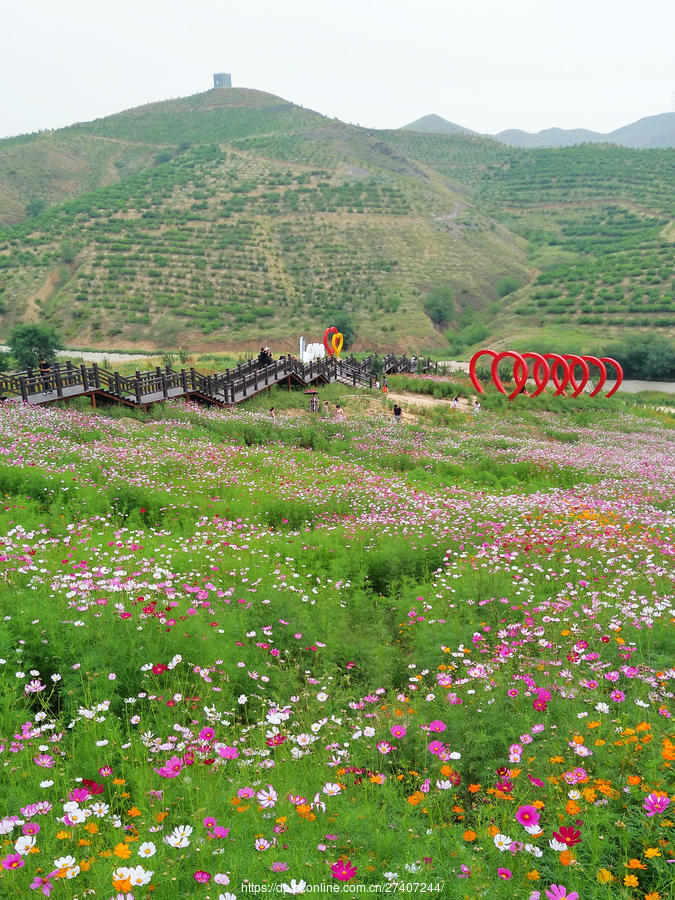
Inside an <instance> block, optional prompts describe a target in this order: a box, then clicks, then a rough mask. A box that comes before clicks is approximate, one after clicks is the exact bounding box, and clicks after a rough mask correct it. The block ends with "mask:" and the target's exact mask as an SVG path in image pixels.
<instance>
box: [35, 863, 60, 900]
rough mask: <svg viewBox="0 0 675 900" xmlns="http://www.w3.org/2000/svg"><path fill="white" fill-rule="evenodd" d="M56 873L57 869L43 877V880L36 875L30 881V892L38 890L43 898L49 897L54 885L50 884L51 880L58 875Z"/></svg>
mask: <svg viewBox="0 0 675 900" xmlns="http://www.w3.org/2000/svg"><path fill="white" fill-rule="evenodd" d="M58 871H59V870H58V869H55V870H54V871H53V872H50V873H49V875H45V877H44V878H41V877H40V876H39V875H36V876H35V878H34V879H33V881H31V883H30V889H31V891H37V889H38V888H40V889H41V890H42V893H43V894H44V896H45V897H49V895H50V894H51V892H52V891H53V890H54V885H53V884H52V882H51V879H52V878H53V877H54V876H55V875H57V874H58Z"/></svg>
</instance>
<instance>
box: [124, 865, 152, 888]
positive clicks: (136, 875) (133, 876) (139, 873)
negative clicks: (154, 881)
mask: <svg viewBox="0 0 675 900" xmlns="http://www.w3.org/2000/svg"><path fill="white" fill-rule="evenodd" d="M153 874H154V873H153V872H150V871H149V870H148V869H144V868H143V866H134V868H133V869H132V870H131V871H130V872H129V881H131V883H132V884H149V883H150V880H151V878H152V876H153Z"/></svg>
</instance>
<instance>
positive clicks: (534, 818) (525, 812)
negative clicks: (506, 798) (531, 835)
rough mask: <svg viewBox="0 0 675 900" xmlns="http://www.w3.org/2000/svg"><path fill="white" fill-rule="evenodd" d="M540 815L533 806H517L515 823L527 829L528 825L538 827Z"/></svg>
mask: <svg viewBox="0 0 675 900" xmlns="http://www.w3.org/2000/svg"><path fill="white" fill-rule="evenodd" d="M540 818H541V815H540V813H539V810H538V809H537V808H536V807H535V806H519V807H518V810H517V812H516V822H518V823H519V824H520V825H523V826H524V827H525V828H527V827H528V826H529V825H538V824H539V819H540Z"/></svg>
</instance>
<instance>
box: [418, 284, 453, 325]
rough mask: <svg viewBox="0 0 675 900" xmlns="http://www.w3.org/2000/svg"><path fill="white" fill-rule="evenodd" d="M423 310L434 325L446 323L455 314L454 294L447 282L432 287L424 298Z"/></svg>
mask: <svg viewBox="0 0 675 900" xmlns="http://www.w3.org/2000/svg"><path fill="white" fill-rule="evenodd" d="M424 312H425V313H426V314H427V315H428V316H429V318H430V319H431V321H432V322H433V323H434V325H447V323H448V322H449V321H450V319H452V317H453V315H454V314H455V296H454V294H453V292H452V288H451V287H450V285H449V284H439V285H437V286H436V287H435V288H432V289H431V290H430V291H429V293H428V294H427V296H426V298H425V300H424Z"/></svg>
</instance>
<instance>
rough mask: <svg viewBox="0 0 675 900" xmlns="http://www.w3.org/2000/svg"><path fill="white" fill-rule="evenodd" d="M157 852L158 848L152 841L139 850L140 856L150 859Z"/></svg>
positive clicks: (142, 845)
mask: <svg viewBox="0 0 675 900" xmlns="http://www.w3.org/2000/svg"><path fill="white" fill-rule="evenodd" d="M156 852H157V848H156V847H155V845H154V844H153V843H152V841H146V842H145V843H144V844H141V846H140V847H139V848H138V855H139V856H145V857H150V856H154V855H155V853H156Z"/></svg>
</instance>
